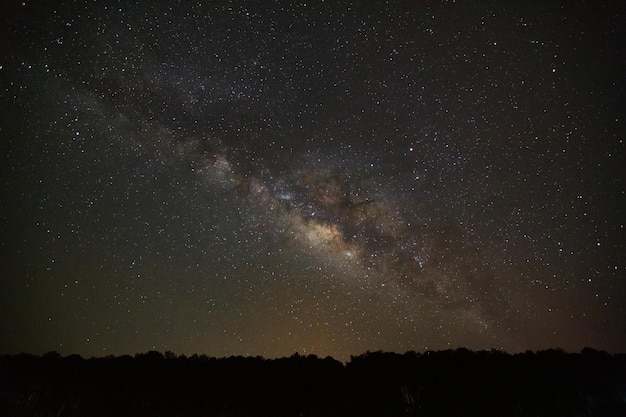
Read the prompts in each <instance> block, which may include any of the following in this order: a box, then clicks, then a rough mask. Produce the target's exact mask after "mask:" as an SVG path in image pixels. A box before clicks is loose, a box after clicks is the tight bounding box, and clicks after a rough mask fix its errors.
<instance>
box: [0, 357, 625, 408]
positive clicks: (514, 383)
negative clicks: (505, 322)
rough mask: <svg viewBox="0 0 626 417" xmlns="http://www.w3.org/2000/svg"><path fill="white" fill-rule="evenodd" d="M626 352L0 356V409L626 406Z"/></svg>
mask: <svg viewBox="0 0 626 417" xmlns="http://www.w3.org/2000/svg"><path fill="white" fill-rule="evenodd" d="M625 401H626V355H609V354H607V353H604V352H599V351H596V350H593V349H585V350H583V351H582V352H581V353H579V354H567V353H565V352H563V351H560V350H547V351H541V352H537V353H532V352H527V353H524V354H517V355H509V354H506V353H503V352H499V351H481V352H471V351H469V350H466V349H458V350H449V351H442V352H426V353H423V354H418V353H414V352H408V353H406V354H404V355H400V354H394V353H383V352H375V353H369V352H368V353H366V354H364V355H361V356H356V357H352V358H351V360H350V362H348V363H347V364H345V365H344V364H342V363H341V362H338V361H336V360H334V359H332V358H330V357H327V358H325V359H321V358H318V357H316V356H306V357H305V356H300V355H297V354H296V355H294V356H292V357H290V358H283V359H273V360H266V359H263V358H260V357H256V358H244V357H230V358H222V359H215V358H208V357H206V356H196V355H194V356H191V357H184V356H178V357H177V356H176V355H174V354H172V353H170V352H168V353H166V354H164V355H163V354H161V353H159V352H148V353H145V354H139V355H136V356H135V357H131V356H122V357H107V358H92V359H82V358H81V357H80V356H68V357H60V356H59V355H58V354H56V353H48V354H46V355H44V356H43V357H37V356H32V355H16V356H2V357H0V416H14V417H19V416H42V417H43V416H58V417H61V416H224V417H227V416H233V417H234V416H273V417H280V416H342V417H348V416H359V417H361V416H481V417H485V416H498V417H506V416H550V417H558V416H607V417H620V416H626V402H625Z"/></svg>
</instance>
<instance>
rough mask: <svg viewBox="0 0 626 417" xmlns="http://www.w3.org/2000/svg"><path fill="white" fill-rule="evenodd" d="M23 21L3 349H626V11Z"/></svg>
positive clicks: (178, 9)
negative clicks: (586, 347) (588, 347)
mask: <svg viewBox="0 0 626 417" xmlns="http://www.w3.org/2000/svg"><path fill="white" fill-rule="evenodd" d="M8 3H9V4H4V3H3V4H4V5H3V6H2V8H1V10H0V14H1V15H2V17H1V18H0V24H1V28H0V30H1V32H0V35H1V36H0V106H1V107H0V108H1V113H0V179H1V181H0V202H1V204H0V335H1V336H0V353H19V352H30V353H35V354H41V353H44V352H47V351H52V350H55V351H58V352H60V353H62V354H72V353H77V354H80V355H83V356H87V357H90V356H106V355H112V354H113V355H120V354H135V353H137V352H144V351H148V350H159V351H166V350H170V351H173V352H175V353H178V354H183V353H184V354H192V353H198V354H207V355H209V356H230V355H255V356H256V355H261V356H265V357H280V356H289V355H291V354H293V353H294V352H296V351H297V352H299V353H300V354H316V355H318V356H326V355H331V356H333V357H335V358H337V359H341V360H345V359H348V358H349V357H350V355H351V354H355V355H356V354H360V353H363V352H365V351H366V350H370V351H375V350H379V349H380V350H385V351H396V352H404V351H407V350H415V351H423V350H427V349H428V350H438V349H448V348H457V347H461V346H462V347H467V348H470V349H490V348H496V349H504V350H506V351H508V352H519V351H524V350H527V349H530V350H536V349H545V348H552V347H560V348H563V349H565V350H568V351H578V350H580V349H581V348H582V347H584V346H590V347H594V348H596V349H602V350H607V351H609V352H624V351H626V230H625V224H626V168H625V166H626V154H625V144H624V139H625V132H626V124H625V120H626V119H625V116H626V115H625V108H626V99H625V98H626V94H625V88H626V51H625V42H626V18H625V17H626V16H625V15H626V10H625V8H624V4H623V2H620V1H614V2H611V1H608V2H591V1H590V2H577V3H578V5H575V4H574V2H563V3H561V4H560V3H558V2H545V3H549V5H548V4H544V2H533V3H532V4H518V3H522V2H501V1H491V2H488V1H482V2H471V4H470V2H468V3H465V2H458V3H455V2H454V1H450V2H441V3H440V2H417V1H416V2H354V3H344V2H324V3H321V2H317V1H315V2H311V3H306V4H304V3H298V4H296V3H293V4H288V3H286V2H282V1H275V2H228V3H226V2H218V3H217V4H218V5H215V4H213V5H202V4H199V3H204V2H183V3H182V4H178V3H176V4H173V3H170V4H169V5H167V4H165V3H166V2H146V3H142V4H138V5H136V4H134V3H133V4H130V2H121V3H114V2H92V1H89V2H78V3H74V2H64V3H66V4H65V5H61V4H60V3H61V2H41V3H39V2H37V3H33V2H25V3H24V4H22V3H20V2H8ZM601 3H603V4H604V5H601Z"/></svg>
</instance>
